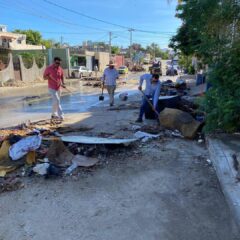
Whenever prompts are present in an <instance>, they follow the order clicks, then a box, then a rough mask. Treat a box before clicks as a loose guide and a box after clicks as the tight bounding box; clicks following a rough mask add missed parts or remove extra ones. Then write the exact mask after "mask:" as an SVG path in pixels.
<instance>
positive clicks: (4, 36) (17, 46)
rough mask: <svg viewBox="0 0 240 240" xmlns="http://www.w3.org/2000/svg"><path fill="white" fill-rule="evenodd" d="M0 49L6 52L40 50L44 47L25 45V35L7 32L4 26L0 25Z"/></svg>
mask: <svg viewBox="0 0 240 240" xmlns="http://www.w3.org/2000/svg"><path fill="white" fill-rule="evenodd" d="M0 48H2V49H8V50H40V49H45V47H44V46H39V45H30V44H27V43H26V35H25V34H20V33H12V32H8V31H7V26H6V25H0Z"/></svg>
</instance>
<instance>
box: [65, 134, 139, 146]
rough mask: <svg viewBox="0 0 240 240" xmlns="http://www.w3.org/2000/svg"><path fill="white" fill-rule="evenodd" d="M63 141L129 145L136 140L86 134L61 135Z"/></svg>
mask: <svg viewBox="0 0 240 240" xmlns="http://www.w3.org/2000/svg"><path fill="white" fill-rule="evenodd" d="M61 139H62V141H63V142H71V143H82V144H124V145H129V144H131V143H133V142H136V141H137V139H135V138H130V139H117V138H116V139H114V138H99V137H88V136H63V137H61Z"/></svg>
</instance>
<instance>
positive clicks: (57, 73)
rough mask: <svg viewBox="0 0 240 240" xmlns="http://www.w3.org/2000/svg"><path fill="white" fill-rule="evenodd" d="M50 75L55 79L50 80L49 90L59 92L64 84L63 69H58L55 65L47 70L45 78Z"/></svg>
mask: <svg viewBox="0 0 240 240" xmlns="http://www.w3.org/2000/svg"><path fill="white" fill-rule="evenodd" d="M48 75H51V78H53V79H51V78H49V79H48V88H51V89H53V90H56V91H58V90H59V88H60V87H61V84H62V79H63V69H62V68H61V67H60V66H59V67H56V66H55V65H54V64H52V65H50V66H49V67H47V68H46V70H45V71H44V74H43V77H44V78H47V77H48Z"/></svg>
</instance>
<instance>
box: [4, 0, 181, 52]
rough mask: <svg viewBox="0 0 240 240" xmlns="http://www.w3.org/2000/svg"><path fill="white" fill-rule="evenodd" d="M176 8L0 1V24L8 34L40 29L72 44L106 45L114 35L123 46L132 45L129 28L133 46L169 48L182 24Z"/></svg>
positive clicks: (68, 0)
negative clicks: (172, 37)
mask: <svg viewBox="0 0 240 240" xmlns="http://www.w3.org/2000/svg"><path fill="white" fill-rule="evenodd" d="M56 5H58V6H56ZM176 5H177V0H169V1H168V0H117V1H116V0H78V1H74V0H28V1H26V0H7V1H6V0H0V9H1V10H0V24H3V25H7V26H8V31H13V30H14V29H32V30H37V31H40V32H41V34H42V36H43V38H45V39H54V40H55V41H60V39H61V37H62V41H63V42H67V43H69V44H70V45H81V44H82V42H83V41H86V40H92V41H101V42H106V43H107V42H108V41H109V32H112V45H117V46H123V47H127V46H129V44H130V32H129V31H128V29H136V30H134V31H133V32H132V41H133V43H140V44H141V45H143V46H146V45H149V44H151V43H152V42H154V43H157V44H159V46H160V47H161V48H166V47H167V46H168V42H169V39H170V38H171V36H172V35H174V33H176V30H177V28H178V27H179V26H180V23H181V22H180V20H179V19H177V18H175V9H176ZM59 6H60V7H59ZM82 14H83V15H84V16H83V15H82ZM85 15H87V16H90V18H88V17H86V16H85ZM93 18H94V19H93ZM96 19H98V20H100V21H97V20H96ZM106 22H107V23H106ZM144 31H147V32H144Z"/></svg>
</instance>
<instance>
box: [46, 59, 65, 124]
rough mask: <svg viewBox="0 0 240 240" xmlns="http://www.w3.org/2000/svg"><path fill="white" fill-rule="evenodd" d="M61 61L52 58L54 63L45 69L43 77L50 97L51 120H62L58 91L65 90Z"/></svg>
mask: <svg viewBox="0 0 240 240" xmlns="http://www.w3.org/2000/svg"><path fill="white" fill-rule="evenodd" d="M60 64H61V59H60V58H59V57H55V58H54V63H53V64H52V65H50V66H49V67H47V68H46V70H45V71H44V74H43V77H44V79H46V80H48V91H49V93H50V95H51V97H52V118H55V119H56V118H57V119H60V120H63V118H64V115H63V111H62V107H61V104H60V94H61V93H60V90H61V87H63V88H65V84H64V75H63V69H62V68H61V67H60Z"/></svg>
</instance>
